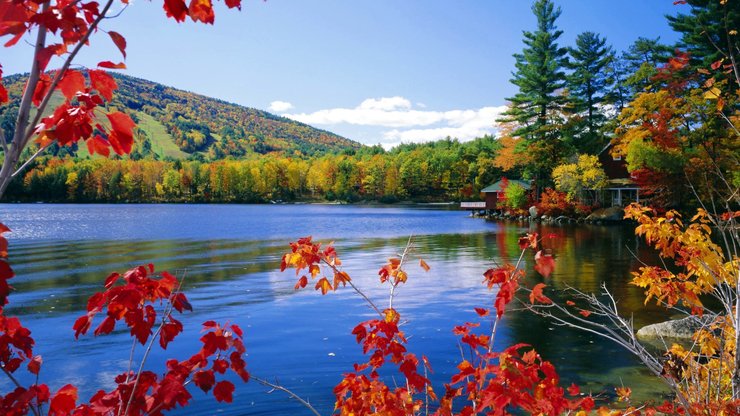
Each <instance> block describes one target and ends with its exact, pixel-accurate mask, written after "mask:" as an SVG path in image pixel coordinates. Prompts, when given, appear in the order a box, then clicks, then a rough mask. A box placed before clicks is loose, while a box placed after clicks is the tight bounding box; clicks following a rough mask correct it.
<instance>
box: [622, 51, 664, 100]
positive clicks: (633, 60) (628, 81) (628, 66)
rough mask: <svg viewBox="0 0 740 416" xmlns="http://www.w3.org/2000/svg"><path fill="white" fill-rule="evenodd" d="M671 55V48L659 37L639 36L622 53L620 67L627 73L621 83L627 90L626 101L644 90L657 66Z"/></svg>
mask: <svg viewBox="0 0 740 416" xmlns="http://www.w3.org/2000/svg"><path fill="white" fill-rule="evenodd" d="M672 55H673V48H671V47H670V46H667V45H664V44H662V43H660V38H659V37H658V38H655V39H648V38H643V37H639V38H637V40H636V41H635V42H634V43H633V44H632V45H630V47H629V49H627V51H625V52H624V53H623V54H622V59H621V61H622V67H623V68H624V71H625V72H626V73H627V74H628V76H627V77H625V79H624V82H623V85H624V87H625V89H626V91H628V92H629V95H630V96H629V97H628V101H631V100H632V98H634V96H635V95H636V94H638V93H640V92H642V91H644V90H645V89H646V88H647V87H648V86H649V85H650V83H651V79H652V78H653V76H654V75H655V74H656V73H657V69H658V67H660V66H661V65H663V64H664V63H666V62H667V61H668V58H670V57H671V56H672Z"/></svg>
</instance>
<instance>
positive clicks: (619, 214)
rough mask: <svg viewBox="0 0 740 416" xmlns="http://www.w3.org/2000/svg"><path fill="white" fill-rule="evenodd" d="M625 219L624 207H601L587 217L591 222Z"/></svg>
mask: <svg viewBox="0 0 740 416" xmlns="http://www.w3.org/2000/svg"><path fill="white" fill-rule="evenodd" d="M622 219H624V209H623V208H622V207H609V208H600V209H597V210H596V211H594V212H592V213H591V215H589V216H588V217H586V221H590V222H597V221H601V222H618V221H622Z"/></svg>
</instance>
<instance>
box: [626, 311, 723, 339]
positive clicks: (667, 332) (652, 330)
mask: <svg viewBox="0 0 740 416" xmlns="http://www.w3.org/2000/svg"><path fill="white" fill-rule="evenodd" d="M710 321H711V317H704V318H698V317H696V316H687V317H686V318H682V319H673V320H670V321H665V322H658V323H657V324H652V325H645V326H643V327H642V328H640V330H638V331H637V337H638V338H688V339H690V338H691V337H692V336H693V335H694V332H696V331H697V330H698V329H699V328H701V327H702V326H703V325H705V324H707V323H708V322H710Z"/></svg>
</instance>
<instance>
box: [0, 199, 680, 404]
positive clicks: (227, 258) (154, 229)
mask: <svg viewBox="0 0 740 416" xmlns="http://www.w3.org/2000/svg"><path fill="white" fill-rule="evenodd" d="M0 222H3V223H5V224H6V225H7V226H9V227H10V228H11V229H12V230H13V233H11V234H9V241H10V261H11V264H12V266H13V268H14V270H15V272H16V275H17V276H16V277H15V278H14V279H13V280H12V281H11V283H12V284H13V286H14V287H15V289H16V290H15V292H14V293H13V294H12V295H11V298H10V305H9V307H8V308H7V309H6V311H7V314H8V315H18V316H20V318H21V319H22V321H23V322H24V323H25V325H26V326H28V327H29V328H30V329H31V330H32V331H33V336H34V337H35V339H36V342H37V348H36V352H37V353H40V354H42V355H43V359H44V365H43V367H42V372H41V380H42V381H43V382H46V383H48V384H49V385H50V387H51V388H52V389H53V390H56V389H57V388H59V387H61V386H62V385H64V384H67V383H74V384H76V385H78V386H80V388H81V391H80V398H81V399H82V400H87V399H88V398H89V397H90V396H91V395H92V394H94V393H95V391H97V389H99V388H104V389H110V388H112V386H113V384H112V380H113V378H114V377H115V375H117V374H119V373H122V372H124V371H125V370H126V369H127V368H128V356H129V350H130V346H131V344H130V339H129V337H128V336H127V333H124V332H123V331H117V332H115V333H114V334H111V335H109V336H104V337H98V338H93V337H92V336H85V337H81V338H80V339H79V340H77V341H75V340H74V336H73V331H72V329H71V327H72V323H73V322H74V320H75V319H76V318H77V317H78V316H80V315H81V314H82V311H84V310H85V305H86V301H87V298H88V297H89V296H90V295H92V294H93V293H95V292H96V291H99V290H101V288H102V283H103V280H104V279H105V277H106V276H107V275H108V274H109V273H110V272H112V271H125V270H127V269H128V268H130V267H132V266H135V265H139V264H146V263H149V262H151V263H154V264H155V265H156V267H157V269H158V270H169V271H171V272H175V273H176V274H177V275H178V276H180V277H182V276H185V283H184V290H185V292H186V294H187V296H188V297H189V299H190V301H191V303H192V305H193V307H194V312H192V313H186V314H185V315H184V316H183V317H182V322H183V323H184V325H185V328H186V332H185V333H184V334H182V335H181V336H180V337H178V338H177V339H176V340H175V341H174V342H173V343H172V344H170V346H169V347H168V350H167V351H166V354H162V353H159V352H157V353H156V354H154V355H153V356H152V357H151V358H150V361H149V364H150V365H149V368H150V369H152V370H154V371H156V372H160V370H159V369H161V368H162V367H161V363H162V362H163V360H164V359H165V358H169V357H172V358H179V359H184V358H187V357H189V356H190V355H192V354H193V353H194V352H195V346H196V345H198V342H197V338H198V337H199V330H200V324H201V323H202V322H205V321H207V320H216V321H219V322H224V321H230V322H233V323H237V324H239V325H240V326H241V327H242V328H243V329H244V330H245V340H246V345H247V353H248V355H247V357H246V358H247V365H248V369H249V371H250V372H252V373H253V374H255V375H257V376H259V377H261V378H265V379H268V380H271V381H277V382H279V383H280V384H282V385H283V386H285V387H287V388H289V389H291V390H293V391H295V392H296V393H297V394H299V395H300V396H301V397H303V398H305V399H308V400H309V401H310V402H311V403H312V404H313V405H314V406H315V407H316V408H317V409H319V411H320V412H321V413H322V414H330V413H331V411H332V409H333V404H334V397H333V394H332V388H333V386H334V385H336V384H337V383H338V382H339V381H340V379H341V375H342V373H343V372H346V371H351V369H352V363H354V362H362V361H363V359H362V354H361V349H360V347H359V346H358V345H357V344H356V343H355V339H354V336H352V335H351V334H350V332H351V330H352V328H353V327H354V326H355V325H356V324H357V323H358V322H360V321H363V320H366V319H369V318H371V317H372V316H373V314H372V311H371V310H369V309H368V308H367V307H366V306H365V304H363V302H362V300H361V299H360V298H359V297H358V296H356V295H355V294H354V293H353V292H352V291H351V290H350V289H349V288H344V289H340V290H339V291H338V292H337V293H330V294H329V295H327V296H323V297H322V296H321V295H320V294H319V293H317V292H315V291H313V290H303V291H298V292H296V291H294V290H293V285H294V284H295V280H296V276H295V273H294V272H292V271H286V272H284V273H281V272H280V271H279V265H280V258H281V256H282V254H283V253H285V252H287V251H289V247H288V243H289V242H290V241H294V240H295V239H297V238H299V237H303V236H307V235H312V236H314V239H317V240H321V241H325V242H330V241H334V243H335V246H336V248H337V251H338V253H339V256H340V258H341V259H342V260H343V262H344V269H345V270H346V271H347V272H348V273H349V274H350V276H352V278H353V280H354V282H355V283H356V284H357V285H358V286H359V287H361V288H362V289H363V290H364V291H365V292H366V293H367V294H368V295H369V296H370V297H371V298H373V299H375V300H376V301H377V302H378V303H380V304H386V303H387V290H388V288H387V287H386V286H381V285H379V282H378V277H377V270H378V269H379V268H380V267H381V266H382V265H383V264H384V263H385V261H386V260H387V258H388V257H390V256H392V255H394V254H395V253H398V252H400V251H401V250H402V249H403V247H404V245H405V244H406V242H407V240H408V238H409V236H410V235H413V236H414V247H415V252H416V254H418V255H419V256H421V257H423V258H424V259H425V260H426V261H427V263H428V264H429V265H430V266H431V271H429V272H428V273H425V272H423V271H422V270H421V269H420V268H418V267H415V266H412V267H409V269H408V271H409V275H410V277H409V281H408V284H406V285H405V286H403V287H401V288H400V289H399V291H398V295H397V297H396V299H395V301H394V306H395V307H396V308H397V309H398V310H399V312H400V313H401V315H402V316H403V318H404V319H405V320H408V323H407V324H406V325H405V326H404V331H405V332H406V334H407V335H408V336H410V339H409V349H410V350H411V351H412V352H415V353H417V354H419V355H420V354H422V353H423V354H425V355H426V356H427V357H429V359H430V361H431V364H432V367H433V368H434V373H433V374H432V375H431V379H432V381H433V382H434V384H435V389H436V391H437V393H438V394H442V393H443V392H444V388H443V386H442V384H443V383H444V382H448V381H449V378H450V375H451V374H453V373H454V372H455V365H456V364H457V363H458V362H459V357H460V353H459V350H458V345H457V339H456V337H455V336H454V335H453V334H452V332H451V330H452V328H453V326H455V325H458V324H461V323H463V322H466V321H475V320H476V315H475V313H474V311H473V308H474V307H491V305H492V301H493V298H494V293H491V292H489V291H488V290H487V288H486V287H485V286H484V285H483V284H482V283H481V282H482V273H483V272H484V271H485V270H486V269H487V268H489V267H491V266H492V265H493V264H494V263H503V262H506V261H509V262H513V261H515V260H516V257H518V254H519V250H518V247H517V239H518V237H519V236H520V235H521V234H522V233H525V232H527V231H537V232H540V233H541V234H542V235H548V234H554V235H555V236H556V238H554V239H552V240H549V241H548V244H550V246H551V247H552V249H553V251H554V253H555V258H556V261H557V267H556V269H555V272H554V273H553V275H552V276H551V278H550V279H548V280H547V281H546V283H547V284H548V285H549V287H550V289H553V288H554V289H556V290H557V289H562V288H564V287H565V286H566V285H571V286H575V287H577V288H580V289H582V290H585V291H598V290H599V285H600V284H601V282H604V283H605V284H606V285H607V287H608V288H609V289H610V290H611V291H612V292H613V293H614V294H615V297H616V298H617V299H618V300H619V302H620V307H621V308H622V309H623V312H624V314H626V315H627V316H629V315H630V314H634V319H635V323H636V326H637V327H639V326H641V325H643V324H646V323H652V322H656V321H660V320H663V319H665V317H666V315H665V314H664V313H663V312H662V311H660V310H657V309H655V308H648V309H645V308H644V307H643V297H642V293H641V290H640V289H639V288H636V287H632V286H630V285H628V284H627V282H628V281H629V278H630V271H633V270H636V268H637V267H639V261H638V260H637V259H635V258H634V257H633V256H632V254H631V253H632V252H634V253H637V254H638V256H640V257H641V258H643V259H644V258H648V257H650V253H649V252H648V250H647V247H645V246H644V244H641V243H640V242H639V241H638V240H637V239H636V238H635V237H634V236H633V234H632V230H630V229H629V228H627V227H615V226H611V227H600V226H588V225H582V226H562V227H561V226H545V225H539V224H533V225H529V224H528V223H494V222H486V221H484V220H482V219H473V218H470V217H468V215H467V214H466V213H465V212H462V211H456V210H448V209H440V208H434V207H425V208H420V207H408V208H406V207H364V206H342V205H50V204H29V205H24V204H20V205H15V204H13V205H11V204H4V205H0ZM527 259H528V261H527V268H528V276H527V279H528V281H529V284H530V285H531V284H533V283H534V282H539V281H542V279H541V278H540V277H538V276H537V275H536V274H535V273H534V272H533V271H532V270H531V267H532V264H531V263H532V261H531V256H528V257H527ZM546 293H547V294H548V295H551V293H549V292H546ZM552 297H556V298H557V293H554V294H552ZM98 322H99V321H98ZM517 342H526V343H529V344H532V345H533V346H535V347H536V348H537V350H538V352H540V353H541V354H542V356H543V357H544V358H545V359H548V360H550V361H552V362H553V363H554V364H555V365H556V366H557V368H558V370H559V372H560V374H561V377H562V378H563V381H562V382H563V384H565V385H570V383H571V382H575V383H577V384H579V385H581V386H582V391H590V390H591V391H593V392H594V393H599V392H602V391H606V392H607V395H609V394H612V393H613V386H615V385H616V386H620V385H622V384H624V385H630V386H632V388H633V391H635V393H634V394H633V396H637V398H638V399H639V398H640V397H643V398H652V399H656V398H659V397H657V396H659V394H660V391H661V390H660V388H661V384H660V383H656V382H654V381H653V380H652V379H651V378H650V377H649V376H647V373H645V372H643V371H641V370H640V368H639V366H638V365H637V362H636V360H634V359H633V358H632V357H631V356H629V355H628V354H627V353H625V352H623V351H622V350H620V349H619V348H617V347H616V346H615V345H612V344H610V343H607V342H604V341H602V340H601V339H598V338H595V337H593V336H590V335H588V334H584V333H580V332H574V331H572V330H568V329H565V328H561V327H555V326H554V325H552V324H551V323H549V322H547V321H544V320H543V319H541V318H538V317H535V316H533V315H531V314H530V313H527V312H523V311H516V310H512V311H510V312H507V315H506V316H505V318H504V321H503V326H502V329H500V330H499V331H498V333H497V338H496V348H497V349H500V348H504V347H506V346H508V345H511V344H514V343H517ZM9 388H10V384H9V383H8V382H7V380H5V379H0V391H3V392H7V391H8V389H9ZM192 393H193V396H194V402H193V405H192V406H190V407H188V408H187V409H185V410H180V411H179V412H175V414H188V415H210V414H215V413H218V414H229V415H246V414H249V415H260V414H265V415H267V414H270V415H276V414H297V415H301V414H309V412H308V411H307V410H306V409H305V408H303V407H301V406H300V405H299V404H297V403H296V402H293V401H291V400H289V399H288V398H287V397H286V396H285V395H284V394H282V393H279V392H274V393H270V394H268V393H267V390H266V389H265V388H264V387H262V386H260V385H258V384H257V383H254V382H250V383H248V384H247V385H244V384H239V383H237V389H236V392H235V396H234V403H233V404H221V403H216V402H215V400H214V399H212V398H210V397H206V396H205V395H204V394H203V393H202V392H201V391H200V390H198V389H195V388H194V389H193V391H192Z"/></svg>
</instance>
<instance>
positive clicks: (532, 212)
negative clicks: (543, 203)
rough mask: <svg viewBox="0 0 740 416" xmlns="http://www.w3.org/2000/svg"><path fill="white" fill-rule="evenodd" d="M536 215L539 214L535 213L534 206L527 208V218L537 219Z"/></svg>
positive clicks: (535, 208)
mask: <svg viewBox="0 0 740 416" xmlns="http://www.w3.org/2000/svg"><path fill="white" fill-rule="evenodd" d="M537 214H539V213H538V212H537V207H536V206H534V205H532V206H531V207H529V216H530V217H532V218H537Z"/></svg>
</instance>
